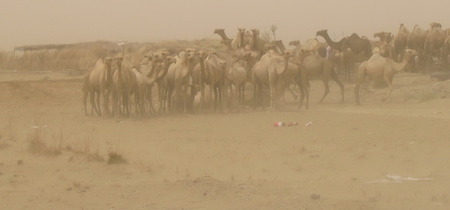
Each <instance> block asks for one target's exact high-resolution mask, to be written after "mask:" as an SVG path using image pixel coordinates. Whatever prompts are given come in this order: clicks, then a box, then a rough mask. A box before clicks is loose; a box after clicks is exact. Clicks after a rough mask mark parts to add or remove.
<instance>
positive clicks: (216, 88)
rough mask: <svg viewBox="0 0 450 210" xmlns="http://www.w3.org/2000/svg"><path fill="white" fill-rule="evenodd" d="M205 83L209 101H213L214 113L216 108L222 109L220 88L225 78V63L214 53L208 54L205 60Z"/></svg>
mask: <svg viewBox="0 0 450 210" xmlns="http://www.w3.org/2000/svg"><path fill="white" fill-rule="evenodd" d="M204 66H205V83H206V84H208V85H209V87H210V92H209V94H210V99H211V100H213V95H214V101H213V106H212V107H213V108H214V111H217V106H219V108H220V109H222V92H223V91H222V88H223V84H224V78H225V67H226V62H225V60H223V59H222V58H220V57H219V56H218V55H217V54H216V53H209V55H208V57H206V59H205V65H204Z"/></svg>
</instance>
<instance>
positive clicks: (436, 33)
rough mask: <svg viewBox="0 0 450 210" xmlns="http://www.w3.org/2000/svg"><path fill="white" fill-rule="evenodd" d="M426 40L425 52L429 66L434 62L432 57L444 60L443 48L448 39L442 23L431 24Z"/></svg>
mask: <svg viewBox="0 0 450 210" xmlns="http://www.w3.org/2000/svg"><path fill="white" fill-rule="evenodd" d="M428 31H429V32H428V34H427V37H426V39H425V45H424V51H425V57H426V60H427V62H428V63H429V64H431V63H432V62H433V59H432V57H433V56H436V57H437V58H438V59H441V58H442V47H443V44H444V41H445V39H446V32H445V31H444V30H443V29H442V26H441V24H440V23H431V24H430V29H429V30H428Z"/></svg>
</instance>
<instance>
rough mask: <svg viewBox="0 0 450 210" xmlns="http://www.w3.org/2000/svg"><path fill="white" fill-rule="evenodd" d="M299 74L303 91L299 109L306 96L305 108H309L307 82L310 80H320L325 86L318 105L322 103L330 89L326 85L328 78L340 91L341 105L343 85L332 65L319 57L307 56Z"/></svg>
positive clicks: (314, 55)
mask: <svg viewBox="0 0 450 210" xmlns="http://www.w3.org/2000/svg"><path fill="white" fill-rule="evenodd" d="M301 67H302V68H301V72H300V79H301V84H302V87H303V88H304V89H305V94H302V96H301V98H300V104H299V108H300V107H301V106H302V104H303V100H304V98H305V95H306V108H307V109H308V106H309V80H312V79H320V80H322V81H323V84H324V86H325V92H324V94H323V96H322V98H321V99H320V101H319V103H322V101H323V100H324V99H325V97H326V96H327V95H328V93H329V92H330V88H329V85H328V81H329V80H330V78H331V79H332V80H334V81H335V82H336V83H337V84H338V85H339V88H340V89H341V103H343V102H344V85H343V84H342V82H341V81H340V80H339V77H338V75H337V73H336V71H335V70H334V64H333V63H332V62H331V61H330V60H328V59H326V58H322V57H320V56H319V55H316V54H313V55H308V56H306V57H305V59H303V62H302V66H301Z"/></svg>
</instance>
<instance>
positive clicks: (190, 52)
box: [185, 48, 198, 61]
mask: <svg viewBox="0 0 450 210" xmlns="http://www.w3.org/2000/svg"><path fill="white" fill-rule="evenodd" d="M185 52H186V58H187V59H188V60H190V61H192V60H194V59H195V58H197V56H198V52H197V51H196V50H195V49H193V48H187V49H186V50H185Z"/></svg>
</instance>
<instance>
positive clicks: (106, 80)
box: [89, 57, 114, 116]
mask: <svg viewBox="0 0 450 210" xmlns="http://www.w3.org/2000/svg"><path fill="white" fill-rule="evenodd" d="M111 63H112V59H111V58H110V57H106V58H104V59H99V60H98V61H97V62H96V63H95V66H94V68H93V69H92V71H91V73H90V74H89V90H90V98H91V100H90V101H91V104H92V107H93V108H94V110H95V111H96V112H97V114H98V115H99V116H102V111H101V110H100V95H102V96H103V109H104V114H105V115H110V111H109V96H110V94H111V92H112V91H113V88H114V84H113V79H112V70H111Z"/></svg>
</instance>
